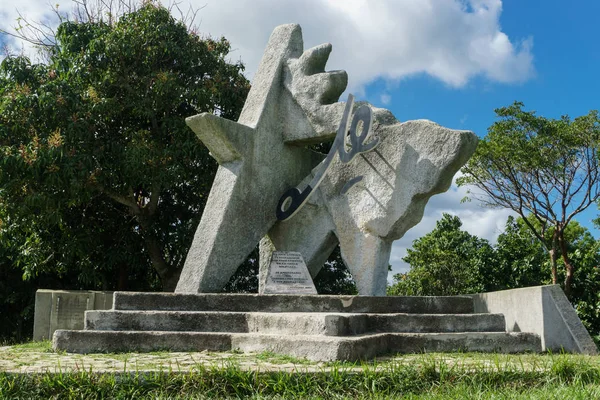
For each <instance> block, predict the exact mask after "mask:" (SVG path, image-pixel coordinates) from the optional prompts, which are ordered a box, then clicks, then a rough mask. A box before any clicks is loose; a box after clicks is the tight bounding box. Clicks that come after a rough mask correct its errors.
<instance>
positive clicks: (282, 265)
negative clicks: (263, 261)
mask: <svg viewBox="0 0 600 400" xmlns="http://www.w3.org/2000/svg"><path fill="white" fill-rule="evenodd" d="M264 293H265V294H317V289H316V288H315V284H314V283H313V281H312V279H311V277H310V273H309V272H308V268H307V267H306V264H305V263H304V260H303V259H302V255H301V254H300V253H298V252H297V251H275V252H273V256H272V258H271V263H270V265H269V270H268V273H267V282H266V285H265V289H264Z"/></svg>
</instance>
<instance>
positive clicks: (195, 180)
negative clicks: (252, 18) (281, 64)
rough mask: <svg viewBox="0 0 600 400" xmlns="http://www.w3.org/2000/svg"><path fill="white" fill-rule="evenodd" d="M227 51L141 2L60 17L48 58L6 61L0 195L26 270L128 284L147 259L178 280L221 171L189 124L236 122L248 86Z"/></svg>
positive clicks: (0, 93) (166, 279)
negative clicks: (102, 15)
mask: <svg viewBox="0 0 600 400" xmlns="http://www.w3.org/2000/svg"><path fill="white" fill-rule="evenodd" d="M229 50H230V46H229V43H228V42H227V40H225V39H220V40H213V39H201V38H200V37H199V36H198V35H196V34H194V33H192V32H190V31H189V30H188V29H187V27H186V26H185V24H183V23H181V22H178V21H176V20H175V19H174V18H173V17H172V16H171V15H170V13H169V11H168V10H167V9H165V8H163V7H159V6H156V5H154V4H152V3H146V4H144V5H143V6H142V7H140V8H139V9H137V10H135V11H132V12H130V13H126V14H124V15H122V16H120V18H118V19H116V18H115V19H113V18H109V19H108V21H103V20H101V19H99V20H93V18H92V19H91V20H88V21H87V22H71V21H65V22H63V23H62V24H61V25H60V26H59V27H58V29H57V31H56V38H55V43H54V44H53V45H51V46H49V48H48V64H32V63H31V62H30V61H29V60H28V59H27V58H26V57H23V56H9V57H7V58H6V59H5V60H4V61H3V62H2V65H1V67H0V162H1V163H2V165H1V172H0V204H2V205H3V207H5V211H6V214H5V215H7V216H8V217H6V220H5V221H3V222H4V223H5V225H9V226H10V229H13V230H16V231H19V232H22V234H23V238H25V240H24V242H23V243H24V244H23V246H25V247H26V248H27V251H25V252H21V254H19V255H18V258H19V259H18V260H15V262H17V263H20V265H23V266H24V268H25V270H26V273H29V274H30V275H35V274H36V273H37V272H39V271H44V270H52V269H56V268H58V269H60V268H77V269H79V270H81V271H85V270H89V271H91V275H92V276H93V275H94V273H96V272H98V270H102V269H103V270H104V272H103V273H102V274H101V275H104V276H105V277H106V276H108V277H109V278H112V277H118V276H121V278H123V279H125V282H121V285H118V284H117V285H116V286H117V287H118V288H120V289H125V288H126V287H127V277H128V276H130V275H132V269H135V270H140V269H144V268H145V269H147V267H148V265H149V264H151V265H152V266H153V267H154V270H155V271H156V274H157V275H158V276H159V277H160V281H161V283H162V287H163V289H165V290H172V289H173V288H174V287H175V285H176V283H177V280H178V275H179V271H180V270H181V268H182V266H183V262H184V260H185V255H186V253H187V249H188V247H189V245H190V243H191V240H192V237H193V234H194V231H195V229H196V226H197V224H198V221H199V218H200V216H201V213H202V209H203V207H204V202H205V200H206V194H207V193H208V190H209V188H210V184H211V182H212V178H213V176H214V172H215V171H216V163H215V162H214V161H213V160H212V158H211V157H210V156H209V154H208V151H207V150H206V148H205V147H204V146H203V145H202V144H201V143H200V141H199V140H198V139H197V138H196V137H195V136H194V135H193V133H192V131H191V130H189V129H188V128H187V126H186V125H185V122H184V119H185V118H186V117H188V116H191V115H194V114H197V113H200V112H213V113H217V114H219V115H221V116H223V117H225V118H229V119H237V117H238V115H239V112H240V111H241V108H242V106H243V103H244V100H245V97H246V95H247V92H248V90H249V83H248V81H247V80H246V78H244V76H243V75H242V73H241V72H242V70H243V66H242V65H241V63H236V64H230V63H228V62H227V61H226V56H227V54H228V53H229ZM4 238H5V240H10V238H9V237H7V236H6V235H5V236H4ZM0 240H1V237H0ZM93 279H96V278H93ZM113 283H114V282H113ZM113 283H111V284H109V285H108V286H113ZM113 287H114V286H113Z"/></svg>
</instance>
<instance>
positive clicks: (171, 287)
mask: <svg viewBox="0 0 600 400" xmlns="http://www.w3.org/2000/svg"><path fill="white" fill-rule="evenodd" d="M150 218H151V217H148V216H143V215H138V217H137V220H138V222H139V223H140V227H141V228H142V235H143V236H144V243H145V244H146V250H147V251H148V255H149V256H150V261H151V262H152V266H153V267H154V270H155V271H156V272H157V273H158V276H159V277H160V281H161V283H162V287H163V291H164V292H174V291H175V288H176V287H177V282H178V281H179V275H180V274H181V271H178V270H176V269H174V268H172V267H171V266H170V265H169V263H167V262H166V261H165V257H164V256H163V251H162V246H161V245H160V243H159V242H158V240H156V237H155V236H154V234H153V233H152V229H150V226H151V222H150V221H149V219H150Z"/></svg>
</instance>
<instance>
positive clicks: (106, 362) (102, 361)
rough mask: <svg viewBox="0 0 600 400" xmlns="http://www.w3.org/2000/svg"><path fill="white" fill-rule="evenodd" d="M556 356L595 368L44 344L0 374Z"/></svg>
mask: <svg viewBox="0 0 600 400" xmlns="http://www.w3.org/2000/svg"><path fill="white" fill-rule="evenodd" d="M557 358H562V359H564V358H569V359H571V360H572V361H574V362H577V363H579V362H586V363H591V364H599V363H600V358H599V357H593V356H583V355H568V354H564V355H550V354H522V355H505V354H480V353H467V354H461V353H452V354H441V353H434V354H407V355H398V356H387V357H380V358H378V359H377V360H376V361H375V362H368V363H360V362H358V363H342V364H340V363H324V362H311V361H307V360H303V359H295V358H293V357H289V356H284V355H277V354H272V353H237V352H223V353H212V352H206V351H204V352H192V353H169V352H157V353H123V354H86V355H84V354H70V353H64V352H54V351H53V350H52V349H51V347H50V344H49V343H48V342H38V343H30V344H26V345H18V346H3V347H0V373H2V372H9V373H39V372H51V373H54V372H81V371H86V372H89V371H92V372H136V371H140V372H141V371H165V372H168V371H175V372H188V371H191V370H192V371H193V370H194V369H195V368H197V367H199V366H203V367H206V368H226V367H236V368H240V369H242V370H259V371H286V372H319V371H327V370H330V369H332V368H343V369H346V370H347V369H351V370H356V371H361V370H363V369H365V368H395V367H398V366H402V365H427V363H432V362H434V363H436V365H438V367H439V366H440V365H442V364H445V365H446V366H447V367H448V368H452V367H453V366H460V367H461V368H462V369H464V368H467V369H469V368H473V369H481V368H486V369H490V370H497V369H503V370H506V369H510V368H514V369H515V370H517V371H522V370H529V371H531V370H547V369H548V368H551V366H552V365H553V363H554V362H555V361H556V359H557Z"/></svg>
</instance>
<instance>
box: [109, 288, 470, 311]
mask: <svg viewBox="0 0 600 400" xmlns="http://www.w3.org/2000/svg"><path fill="white" fill-rule="evenodd" d="M113 301H114V302H113V309H114V310H136V311H141V310H169V311H239V312H260V311H264V312H344V313H414V314H465V313H472V312H473V310H474V308H473V307H474V306H473V299H472V298H471V297H470V296H388V297H375V296H328V295H285V294H264V295H259V294H226V293H222V294H221V293H219V294H215V293H207V294H179V293H139V292H115V294H114V300H113Z"/></svg>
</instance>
